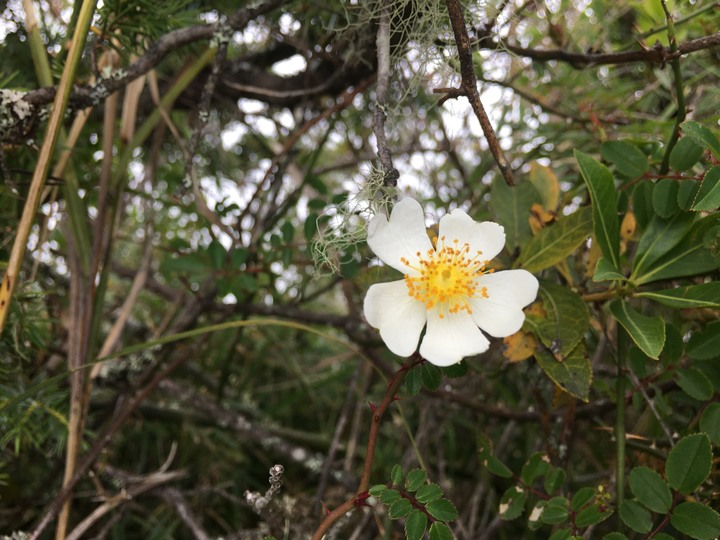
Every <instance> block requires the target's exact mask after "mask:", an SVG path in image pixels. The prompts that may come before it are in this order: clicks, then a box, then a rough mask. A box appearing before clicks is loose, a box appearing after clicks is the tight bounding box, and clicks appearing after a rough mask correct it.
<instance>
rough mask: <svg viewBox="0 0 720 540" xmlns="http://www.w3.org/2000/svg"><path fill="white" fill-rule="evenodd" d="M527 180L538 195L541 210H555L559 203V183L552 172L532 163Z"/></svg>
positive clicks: (547, 168)
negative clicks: (540, 201) (540, 200)
mask: <svg viewBox="0 0 720 540" xmlns="http://www.w3.org/2000/svg"><path fill="white" fill-rule="evenodd" d="M528 179H529V180H530V182H531V183H532V185H533V186H535V189H536V190H537V192H538V194H539V195H540V198H541V199H542V205H543V208H545V209H547V210H555V209H556V208H557V207H558V203H559V202H560V182H558V178H557V175H556V174H555V173H554V172H553V170H552V169H551V168H550V167H546V166H544V165H540V164H539V163H538V162H537V161H533V162H532V163H531V164H530V173H529V174H528Z"/></svg>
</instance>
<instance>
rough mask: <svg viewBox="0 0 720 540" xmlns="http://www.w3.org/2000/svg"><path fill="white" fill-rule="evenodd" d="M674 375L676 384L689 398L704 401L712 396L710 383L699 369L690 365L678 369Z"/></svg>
mask: <svg viewBox="0 0 720 540" xmlns="http://www.w3.org/2000/svg"><path fill="white" fill-rule="evenodd" d="M676 377H677V379H676V381H677V384H678V386H679V387H680V388H681V389H682V391H683V392H685V393H686V394H687V395H688V396H690V397H691V398H693V399H697V400H698V401H705V400H708V399H710V398H711V397H712V395H713V386H712V383H711V382H710V379H708V378H707V376H706V375H705V374H704V373H703V372H702V371H700V370H699V369H697V368H693V367H690V368H684V369H681V370H678V371H677V372H676Z"/></svg>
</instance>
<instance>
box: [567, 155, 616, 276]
mask: <svg viewBox="0 0 720 540" xmlns="http://www.w3.org/2000/svg"><path fill="white" fill-rule="evenodd" d="M575 159H576V160H577V162H578V165H579V167H580V174H581V175H582V177H583V180H585V183H586V185H587V187H588V191H589V192H590V198H591V199H592V208H593V232H594V235H595V240H596V241H597V243H598V244H599V245H600V250H601V251H602V254H603V256H604V257H605V258H606V259H607V260H608V261H609V262H610V263H611V264H612V266H613V267H614V268H620V223H619V221H618V214H617V191H616V190H615V183H614V182H613V177H612V174H610V171H609V170H608V169H607V167H605V166H604V165H603V164H602V163H600V162H599V161H597V160H596V159H594V158H592V157H590V156H589V155H587V154H584V153H582V152H580V151H579V150H575Z"/></svg>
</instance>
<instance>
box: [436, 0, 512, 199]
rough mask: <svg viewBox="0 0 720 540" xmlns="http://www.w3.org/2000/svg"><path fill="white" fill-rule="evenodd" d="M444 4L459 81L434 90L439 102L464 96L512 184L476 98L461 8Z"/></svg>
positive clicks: (453, 0) (455, 1)
mask: <svg viewBox="0 0 720 540" xmlns="http://www.w3.org/2000/svg"><path fill="white" fill-rule="evenodd" d="M445 4H446V5H447V8H448V14H449V15H450V22H451V24H452V28H453V33H454V34H455V43H456V44H457V49H458V56H459V58H460V75H461V77H462V83H461V86H460V88H436V89H435V90H434V91H435V92H437V93H444V94H445V96H444V97H443V99H442V100H441V102H443V101H445V100H446V99H449V98H455V97H459V96H465V97H466V98H467V99H468V101H469V102H470V106H471V107H472V110H473V112H474V113H475V116H477V119H478V121H479V122H480V127H481V128H482V130H483V134H484V135H485V139H486V140H487V143H488V147H489V148H490V152H491V153H492V155H493V158H495V162H496V163H497V166H498V168H499V169H500V173H501V174H502V175H503V178H504V179H505V182H506V183H507V184H508V185H509V186H512V185H514V183H515V182H514V180H513V174H512V170H511V169H510V164H509V163H508V162H507V159H505V154H504V153H503V151H502V148H500V143H499V142H498V140H497V137H496V136H495V130H494V129H493V127H492V124H491V123H490V118H488V115H487V113H486V112H485V108H484V107H483V104H482V101H480V93H479V92H478V89H477V78H476V77H475V70H474V68H473V61H472V50H471V48H470V38H469V37H468V32H467V27H466V26H465V19H464V17H463V13H462V7H461V6H460V2H459V0H446V1H445Z"/></svg>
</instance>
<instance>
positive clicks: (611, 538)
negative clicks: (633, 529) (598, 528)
mask: <svg viewBox="0 0 720 540" xmlns="http://www.w3.org/2000/svg"><path fill="white" fill-rule="evenodd" d="M602 540H628V537H627V536H625V535H624V534H622V533H619V532H611V533H610V534H606V535H605V536H603V537H602Z"/></svg>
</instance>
